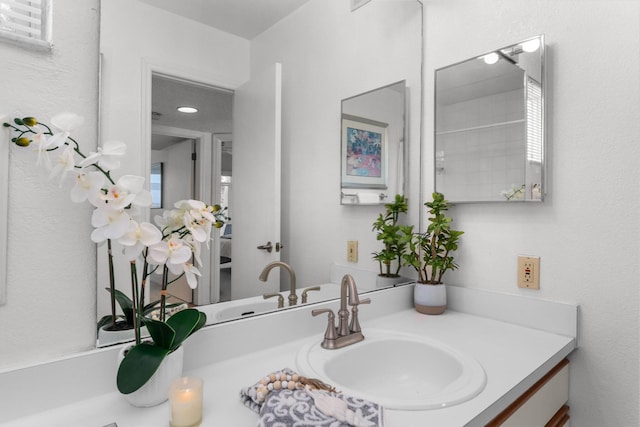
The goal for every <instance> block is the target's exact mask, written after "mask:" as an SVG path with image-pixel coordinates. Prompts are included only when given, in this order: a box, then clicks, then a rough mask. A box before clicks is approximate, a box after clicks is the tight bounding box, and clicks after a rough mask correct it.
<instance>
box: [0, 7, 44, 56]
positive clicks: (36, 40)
mask: <svg viewBox="0 0 640 427" xmlns="http://www.w3.org/2000/svg"><path fill="white" fill-rule="evenodd" d="M0 38H2V39H5V40H10V41H13V42H18V43H26V44H28V45H31V46H35V47H41V48H47V49H50V48H51V1H50V0H0Z"/></svg>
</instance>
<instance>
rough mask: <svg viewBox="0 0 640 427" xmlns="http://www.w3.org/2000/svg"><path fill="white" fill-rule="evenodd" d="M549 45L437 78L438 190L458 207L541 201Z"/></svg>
mask: <svg viewBox="0 0 640 427" xmlns="http://www.w3.org/2000/svg"><path fill="white" fill-rule="evenodd" d="M544 51H545V45H544V37H543V36H538V37H534V38H531V39H528V40H524V41H522V42H520V43H517V44H514V45H511V46H506V47H504V48H501V49H497V50H495V51H492V52H488V53H485V54H483V55H480V56H477V57H474V58H471V59H469V60H466V61H463V62H460V63H457V64H454V65H450V66H447V67H444V68H440V69H438V70H436V71H435V85H436V87H435V159H434V160H435V188H436V191H438V192H441V193H444V194H445V195H446V196H447V199H449V200H450V201H452V202H522V201H524V202H530V201H537V202H539V201H542V199H543V196H544V193H545V186H544V185H545V182H544V178H545V173H544V171H545V149H544V147H545V117H544V111H545V108H544V105H545V96H544V94H545V76H544V74H545V73H544Z"/></svg>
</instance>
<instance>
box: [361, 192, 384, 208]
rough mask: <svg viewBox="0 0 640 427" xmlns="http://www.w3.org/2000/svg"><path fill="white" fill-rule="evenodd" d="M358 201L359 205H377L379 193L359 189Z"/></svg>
mask: <svg viewBox="0 0 640 427" xmlns="http://www.w3.org/2000/svg"><path fill="white" fill-rule="evenodd" d="M358 202H359V203H360V204H361V205H368V204H371V205H373V204H376V205H377V204H379V203H380V193H365V192H363V191H359V192H358Z"/></svg>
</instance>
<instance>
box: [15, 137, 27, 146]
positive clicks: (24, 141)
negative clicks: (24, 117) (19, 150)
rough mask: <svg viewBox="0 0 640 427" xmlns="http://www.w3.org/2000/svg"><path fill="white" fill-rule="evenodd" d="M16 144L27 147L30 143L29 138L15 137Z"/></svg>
mask: <svg viewBox="0 0 640 427" xmlns="http://www.w3.org/2000/svg"><path fill="white" fill-rule="evenodd" d="M15 142H16V145H18V146H20V147H28V146H29V144H31V140H30V139H29V138H27V137H24V136H23V137H21V138H18V139H16V141H15Z"/></svg>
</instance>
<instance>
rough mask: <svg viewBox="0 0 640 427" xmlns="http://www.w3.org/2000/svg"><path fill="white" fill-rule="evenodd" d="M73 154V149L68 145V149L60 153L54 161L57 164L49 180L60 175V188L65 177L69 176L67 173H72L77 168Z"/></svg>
mask: <svg viewBox="0 0 640 427" xmlns="http://www.w3.org/2000/svg"><path fill="white" fill-rule="evenodd" d="M73 153H74V151H73V148H72V147H71V146H70V145H68V146H67V147H66V148H64V149H63V150H62V151H60V152H59V153H58V155H57V156H56V157H55V159H54V160H55V162H54V165H53V169H51V174H50V175H49V179H52V178H54V177H55V176H56V175H58V174H59V175H60V186H62V181H63V180H64V178H65V176H67V173H68V172H72V171H73V170H74V169H75V167H76V163H75V159H74V156H73Z"/></svg>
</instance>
